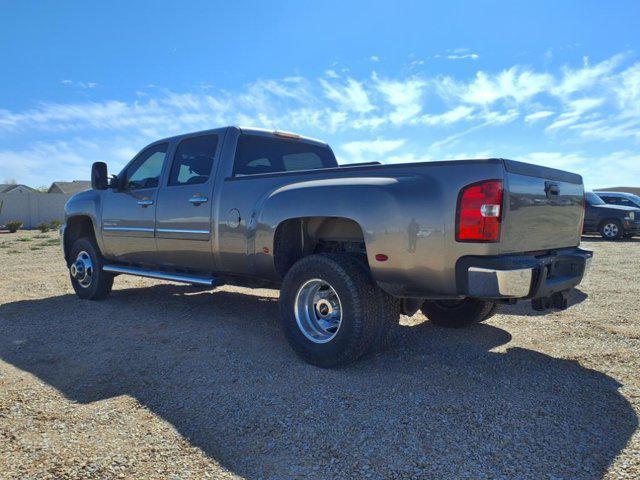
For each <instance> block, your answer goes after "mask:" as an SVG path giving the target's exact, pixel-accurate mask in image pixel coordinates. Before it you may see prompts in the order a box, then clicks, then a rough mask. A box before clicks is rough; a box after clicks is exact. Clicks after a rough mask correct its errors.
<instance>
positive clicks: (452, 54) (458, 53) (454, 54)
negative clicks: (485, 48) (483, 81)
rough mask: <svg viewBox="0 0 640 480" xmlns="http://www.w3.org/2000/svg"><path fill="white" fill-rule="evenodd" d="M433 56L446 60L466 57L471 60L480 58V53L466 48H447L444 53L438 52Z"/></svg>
mask: <svg viewBox="0 0 640 480" xmlns="http://www.w3.org/2000/svg"><path fill="white" fill-rule="evenodd" d="M434 57H435V58H446V59H447V60H465V59H467V58H468V59H471V60H477V59H478V58H480V55H478V54H477V53H474V52H472V51H471V50H469V49H468V48H454V49H450V50H447V52H446V53H444V54H440V53H439V54H437V55H435V56H434Z"/></svg>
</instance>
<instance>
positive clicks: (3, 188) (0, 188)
mask: <svg viewBox="0 0 640 480" xmlns="http://www.w3.org/2000/svg"><path fill="white" fill-rule="evenodd" d="M17 187H22V188H26V189H27V190H30V191H32V192H35V190H34V189H33V188H31V187H29V186H27V185H22V184H21V183H0V193H9V192H10V191H11V190H13V189H14V188H17Z"/></svg>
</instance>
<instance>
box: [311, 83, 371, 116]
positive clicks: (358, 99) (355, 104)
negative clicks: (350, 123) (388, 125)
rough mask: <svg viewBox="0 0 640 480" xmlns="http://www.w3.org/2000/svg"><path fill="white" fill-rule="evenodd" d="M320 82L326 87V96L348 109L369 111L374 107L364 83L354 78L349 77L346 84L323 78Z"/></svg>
mask: <svg viewBox="0 0 640 480" xmlns="http://www.w3.org/2000/svg"><path fill="white" fill-rule="evenodd" d="M320 83H321V84H322V86H323V88H324V93H325V96H326V97H327V98H328V99H329V100H332V101H334V102H335V103H336V104H338V106H339V107H341V108H343V109H345V110H347V111H353V112H358V113H367V112H369V111H371V110H373V109H374V106H373V105H372V104H371V102H370V101H369V95H368V94H367V92H366V90H365V89H364V86H363V84H362V83H360V82H358V81H356V80H354V79H353V78H349V79H347V83H346V85H344V84H343V85H339V84H337V83H329V82H327V81H326V80H323V79H322V80H320Z"/></svg>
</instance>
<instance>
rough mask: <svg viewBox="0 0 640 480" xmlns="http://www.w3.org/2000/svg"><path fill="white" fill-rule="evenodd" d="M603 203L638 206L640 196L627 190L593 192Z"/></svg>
mask: <svg viewBox="0 0 640 480" xmlns="http://www.w3.org/2000/svg"><path fill="white" fill-rule="evenodd" d="M595 194H596V195H598V196H599V197H600V198H601V199H602V200H604V202H605V203H608V204H610V205H622V206H623V207H633V208H640V197H639V196H638V195H634V194H633V193H627V192H595Z"/></svg>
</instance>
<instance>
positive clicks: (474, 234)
mask: <svg viewBox="0 0 640 480" xmlns="http://www.w3.org/2000/svg"><path fill="white" fill-rule="evenodd" d="M456 215H457V222H456V240H457V241H459V242H497V241H499V240H500V220H501V218H502V181H501V180H487V181H484V182H480V183H474V184H471V185H467V186H466V187H464V188H463V189H462V191H461V192H460V196H459V197H458V210H457V212H456Z"/></svg>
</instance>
